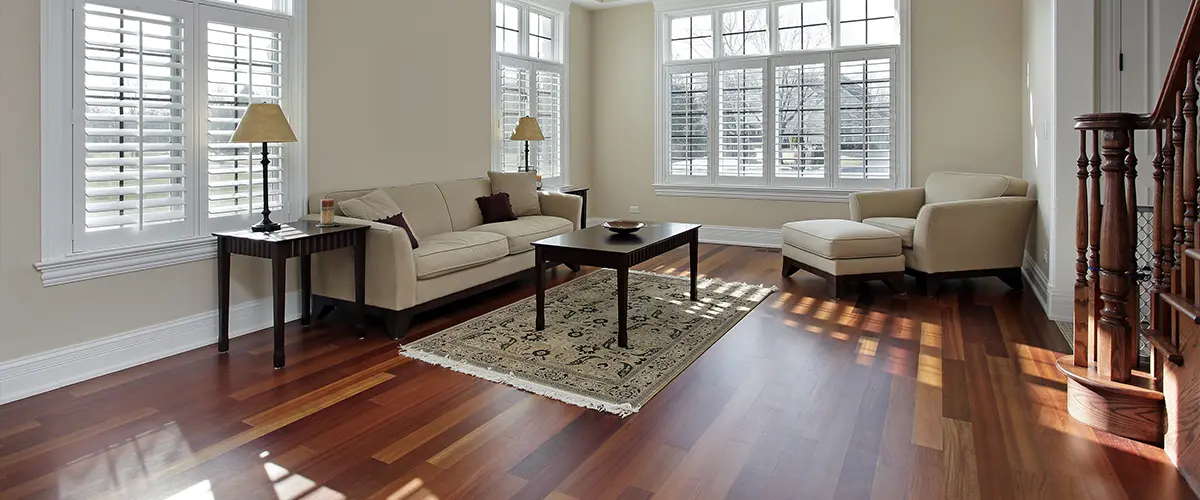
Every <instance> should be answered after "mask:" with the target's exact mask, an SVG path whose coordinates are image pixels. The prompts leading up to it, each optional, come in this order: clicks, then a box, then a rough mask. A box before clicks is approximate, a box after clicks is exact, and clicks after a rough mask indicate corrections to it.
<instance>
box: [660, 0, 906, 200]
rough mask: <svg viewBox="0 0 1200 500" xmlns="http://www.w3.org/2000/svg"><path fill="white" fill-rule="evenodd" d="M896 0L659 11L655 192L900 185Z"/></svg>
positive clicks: (823, 191)
mask: <svg viewBox="0 0 1200 500" xmlns="http://www.w3.org/2000/svg"><path fill="white" fill-rule="evenodd" d="M904 1H906V0H810V1H802V2H787V3H770V4H767V3H763V4H748V5H744V6H740V7H737V8H732V9H729V8H726V9H720V8H716V9H708V10H698V11H697V10H691V11H683V12H679V13H674V12H666V13H661V14H660V15H659V16H660V17H659V23H660V25H661V26H663V27H664V29H663V30H662V33H663V36H664V39H663V40H662V41H661V44H662V45H661V47H662V48H661V52H660V57H659V60H660V61H662V63H661V64H662V66H661V71H662V76H661V77H660V79H659V81H660V82H661V83H660V84H659V85H660V86H659V89H658V99H659V102H660V106H659V107H658V109H657V111H656V113H657V115H658V116H659V119H658V122H659V125H658V127H657V129H658V133H657V134H656V135H657V136H658V142H659V146H658V151H659V153H658V158H657V160H656V184H655V188H656V191H657V192H658V193H659V194H667V195H671V194H675V195H693V194H701V193H704V192H708V193H714V192H717V193H719V192H724V193H725V194H727V195H729V196H736V197H753V198H763V197H766V198H777V199H810V198H811V199H817V200H844V199H845V194H846V193H847V192H851V191H856V190H863V189H880V188H894V187H899V186H902V185H904V184H905V183H906V182H907V177H908V172H907V170H906V168H907V166H906V157H905V149H906V144H905V141H906V132H905V130H904V128H905V127H904V124H905V123H906V122H905V117H904V111H905V110H904V108H903V104H904V99H903V96H904V95H905V94H904V92H905V91H904V86H905V85H904V78H903V75H904V61H905V60H906V58H907V55H906V52H905V45H904V38H903V36H904V33H903V32H902V30H901V19H902V16H901V14H902V13H903V12H905V10H904V9H901V8H900V7H899V6H900V5H901V3H900V2H904ZM714 19H717V20H719V21H720V22H719V23H718V24H717V25H716V26H715V31H714V29H713V28H714V26H713V24H712V20H714ZM835 27H836V29H834V28H835ZM713 40H720V48H719V50H717V51H714V50H713ZM710 166H711V167H713V168H710Z"/></svg>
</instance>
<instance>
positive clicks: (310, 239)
mask: <svg viewBox="0 0 1200 500" xmlns="http://www.w3.org/2000/svg"><path fill="white" fill-rule="evenodd" d="M368 229H370V226H364V225H358V224H342V225H340V226H337V227H326V228H322V227H317V223H316V221H305V220H302V221H296V222H288V223H285V224H283V229H280V230H279V231H274V232H270V233H255V232H252V231H250V230H249V229H243V230H241V231H230V232H224V233H213V236H216V237H217V302H218V306H219V309H220V320H219V323H220V325H219V326H218V328H219V333H218V337H217V350H218V351H220V352H226V351H228V350H229V260H230V258H229V256H230V255H232V254H238V255H248V256H251V257H260V258H264V259H271V278H272V283H273V285H272V290H273V295H274V301H275V308H274V309H275V368H283V364H284V354H283V324H284V317H283V306H284V296H285V295H286V293H287V288H286V285H287V267H286V264H287V260H288V259H289V258H292V257H300V324H302V325H304V326H308V325H309V324H310V323H312V276H311V275H312V254H314V253H318V252H325V251H328V250H336V249H339V248H347V247H353V248H354V298H355V302H356V304H357V306H358V311H357V312H358V325H356V326H357V328H358V331H359V338H363V337H365V332H366V330H365V317H364V313H365V312H366V295H367V288H366V275H367V265H366V261H367V230H368Z"/></svg>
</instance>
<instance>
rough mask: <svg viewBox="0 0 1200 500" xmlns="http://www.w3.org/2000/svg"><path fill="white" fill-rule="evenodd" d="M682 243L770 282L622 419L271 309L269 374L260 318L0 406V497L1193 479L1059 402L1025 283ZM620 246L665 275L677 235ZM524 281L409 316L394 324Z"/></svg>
mask: <svg viewBox="0 0 1200 500" xmlns="http://www.w3.org/2000/svg"><path fill="white" fill-rule="evenodd" d="M700 256H701V259H702V260H701V262H700V269H701V272H702V273H703V274H707V275H712V276H719V277H721V278H723V279H727V280H737V281H746V282H753V283H766V284H776V285H778V286H779V288H780V291H779V292H778V293H777V294H775V295H772V296H771V297H769V298H768V299H767V301H766V302H764V303H763V304H762V305H761V306H760V307H759V308H758V309H756V310H754V311H753V312H752V313H751V314H750V315H749V316H748V317H747V318H746V319H745V320H743V321H742V322H741V323H740V324H738V325H737V327H735V328H734V329H733V330H732V331H730V332H729V333H728V334H726V335H725V337H724V338H722V339H721V340H720V341H719V342H718V343H717V344H716V345H714V346H713V347H712V348H711V349H710V350H709V351H708V352H707V353H706V354H705V355H704V356H702V357H701V358H700V359H699V360H697V361H696V363H695V364H693V365H692V366H691V368H689V369H688V370H687V371H685V372H684V373H683V374H682V375H680V376H679V378H677V379H676V380H675V381H674V382H672V383H671V384H670V385H669V386H668V387H667V388H666V389H664V390H663V391H662V392H660V393H659V394H658V395H657V396H655V398H654V399H652V400H651V401H650V403H648V404H647V405H646V406H645V407H644V408H643V410H642V411H641V412H640V413H637V414H635V415H634V416H631V417H629V418H627V419H621V418H619V417H616V416H613V415H607V414H602V413H598V412H595V411H590V410H584V409H582V408H578V407H574V406H569V405H566V404H562V403H558V402H555V401H552V400H548V399H545V398H542V397H539V396H534V395H531V394H528V393H524V392H521V391H518V390H515V389H511V388H508V387H506V386H502V385H497V384H493V383H490V382H486V381H483V380H480V379H476V378H473V377H470V376H467V375H462V374H458V373H454V372H451V371H449V370H446V369H442V368H438V367H434V366H431V365H428V364H425V363H422V362H418V361H412V360H408V359H405V358H401V357H399V356H398V355H397V351H396V344H395V343H394V342H392V341H389V340H387V339H386V337H385V336H384V334H383V332H382V331H381V329H380V327H376V330H374V331H373V332H372V334H371V335H370V336H369V337H368V339H367V340H363V341H360V340H358V339H357V338H356V335H354V333H353V332H352V331H350V329H349V328H348V327H347V326H344V325H345V323H341V322H336V318H333V320H334V321H330V322H326V323H323V324H318V326H316V327H314V328H313V329H311V330H310V331H307V332H303V333H302V331H301V329H300V328H299V326H298V324H291V325H288V328H289V329H288V342H289V343H288V346H287V347H288V353H287V354H288V366H287V368H286V369H284V370H280V371H274V370H272V369H271V338H270V332H269V331H263V332H258V333H255V334H252V335H248V336H244V337H240V338H237V339H234V340H233V341H232V344H231V349H230V353H229V354H228V355H219V354H218V353H217V351H216V347H215V346H210V347H206V348H202V349H197V350H195V351H190V352H187V353H184V354H181V355H178V356H174V357H171V358H168V359H164V360H160V361H157V362H154V363H150V364H147V365H143V366H140V367H136V368H133V369H130V370H125V371H122V372H119V373H115V374H112V375H108V376H104V377H100V378H97V379H93V380H90V381H87V382H84V383H80V384H76V385H73V386H70V387H66V388H63V389H60V390H57V391H54V392H51V393H47V394H43V395H40V396H36V397H33V398H29V399H26V400H22V401H18V402H15V403H11V404H9V405H5V406H2V407H0V498H4V499H9V498H25V497H31V498H59V497H62V498H66V497H69V498H120V499H122V500H128V499H134V498H167V497H171V496H172V495H177V494H178V495H179V496H177V497H176V498H217V499H255V498H288V499H291V498H310V499H311V498H343V497H344V498H356V499H357V498H380V499H383V498H391V499H407V498H434V497H435V496H436V497H437V498H484V499H503V498H551V499H560V500H561V499H570V498H576V499H593V498H621V499H638V498H651V497H654V498H667V499H676V498H723V497H728V498H756V499H757V498H788V499H792V498H804V499H824V498H864V499H866V498H873V499H890V498H910V499H943V498H944V499H958V498H980V499H989V498H994V499H1009V498H1097V499H1102V498H1103V499H1108V498H1130V499H1142V498H1155V499H1169V498H1194V496H1193V494H1192V492H1191V491H1190V490H1189V489H1188V487H1187V486H1186V484H1185V483H1184V482H1183V480H1182V478H1181V477H1180V476H1179V474H1178V473H1177V472H1176V471H1175V469H1174V467H1173V466H1172V465H1171V464H1170V463H1169V462H1168V461H1167V459H1166V456H1165V454H1164V453H1163V451H1162V450H1161V449H1160V448H1156V447H1153V446H1149V445H1145V444H1142V443H1138V442H1133V441H1128V440H1125V439H1121V438H1118V437H1114V436H1111V435H1107V434H1103V433H1097V432H1093V431H1092V430H1091V429H1090V428H1088V427H1086V426H1084V425H1082V424H1079V423H1078V422H1076V421H1074V420H1072V419H1071V418H1070V417H1069V416H1068V415H1067V413H1066V410H1065V406H1064V405H1065V395H1064V389H1065V381H1064V379H1063V377H1062V376H1061V375H1060V374H1059V373H1058V372H1057V371H1056V369H1055V367H1054V360H1055V358H1056V357H1057V356H1058V355H1059V353H1062V352H1065V351H1066V350H1067V349H1068V345H1067V343H1066V341H1065V340H1064V339H1063V338H1062V336H1061V335H1060V334H1059V333H1058V331H1057V329H1056V327H1055V326H1054V324H1053V323H1051V322H1049V321H1048V320H1047V319H1046V318H1045V315H1044V314H1043V313H1042V311H1041V309H1040V308H1039V307H1038V305H1037V303H1036V301H1035V300H1034V299H1033V296H1032V293H1031V292H1024V293H1021V292H1014V291H1011V290H1009V289H1008V288H1007V287H1005V286H1004V285H1002V284H1000V282H999V281H996V280H994V279H990V278H989V279H980V280H974V281H965V282H956V281H951V282H949V283H947V284H946V286H944V287H943V288H942V291H941V294H940V295H939V296H937V297H936V298H926V297H922V296H919V295H917V294H910V295H907V296H899V295H893V294H891V293H890V292H887V291H886V289H885V288H884V287H883V285H882V284H879V283H873V284H871V285H870V289H869V290H868V291H865V292H864V293H861V294H858V295H850V296H849V300H843V301H840V302H834V301H831V300H829V299H828V292H827V291H826V288H825V286H824V282H823V281H821V280H818V279H816V278H815V277H813V276H812V275H809V274H807V273H797V274H796V275H794V276H793V277H792V278H790V279H785V278H781V277H780V259H781V257H780V256H779V254H778V252H771V251H764V250H754V249H749V248H741V247H726V246H716V245H702V246H701V249H700ZM639 268H641V269H646V270H653V271H657V272H663V273H673V274H685V273H686V272H687V249H686V248H685V249H681V250H676V251H674V252H671V253H669V254H667V255H664V256H662V257H660V258H658V259H655V260H653V261H651V262H648V263H646V264H644V265H642V266H639ZM585 272H587V270H586V269H585ZM575 276H577V275H573V274H569V273H568V272H567V271H566V270H565V269H564V268H562V267H560V268H557V270H556V271H555V272H554V274H553V278H552V280H551V283H552V284H557V283H560V282H562V281H563V280H566V279H571V278H573V277H575ZM532 293H533V287H532V284H531V283H521V284H517V285H512V286H508V287H504V288H501V289H499V290H497V291H494V292H491V293H488V294H486V295H484V296H481V297H478V298H475V299H471V300H468V301H464V302H462V303H461V304H457V305H455V306H451V307H448V308H443V309H439V310H435V311H432V312H430V313H427V314H424V315H422V316H418V318H417V319H416V321H415V322H414V326H413V328H414V329H413V332H412V333H411V334H410V336H409V337H408V338H407V339H406V341H407V340H411V339H414V338H419V337H420V336H424V335H428V334H431V333H433V332H437V331H439V330H441V329H443V328H446V327H448V326H450V325H453V324H456V323H458V322H461V321H463V320H465V319H467V318H470V317H474V316H477V315H479V314H483V313H485V312H487V311H490V310H493V309H495V308H497V307H499V306H501V305H504V304H507V303H511V302H513V301H516V300H519V299H521V298H524V297H528V296H530V295H532Z"/></svg>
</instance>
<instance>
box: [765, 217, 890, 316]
mask: <svg viewBox="0 0 1200 500" xmlns="http://www.w3.org/2000/svg"><path fill="white" fill-rule="evenodd" d="M782 233H783V275H784V276H791V275H792V274H793V273H795V272H796V271H797V270H798V269H803V270H805V271H808V272H810V273H813V274H815V275H817V276H820V277H822V278H825V281H827V282H828V283H829V285H830V294H831V295H833V297H834V298H835V299H836V298H839V297H841V296H842V294H843V293H844V292H845V291H846V290H847V289H848V287H849V286H850V285H851V284H854V283H861V282H863V281H869V280H882V281H883V282H884V283H885V284H887V286H888V288H891V289H892V291H895V292H897V293H902V292H903V291H904V255H903V253H902V250H903V248H902V245H901V241H900V235H898V234H896V233H893V232H891V231H888V230H886V229H881V228H878V227H875V226H868V225H866V224H863V223H861V222H854V221H850V220H834V219H824V220H806V221H799V222H789V223H787V224H784V225H783V230H782Z"/></svg>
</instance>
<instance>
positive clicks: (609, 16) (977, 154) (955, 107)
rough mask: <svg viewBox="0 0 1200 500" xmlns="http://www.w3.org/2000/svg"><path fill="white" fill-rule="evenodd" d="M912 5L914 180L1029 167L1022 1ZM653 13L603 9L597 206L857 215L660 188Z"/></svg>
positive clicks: (683, 215)
mask: <svg viewBox="0 0 1200 500" xmlns="http://www.w3.org/2000/svg"><path fill="white" fill-rule="evenodd" d="M912 10H913V15H912V28H911V29H912V35H911V38H910V39H911V40H912V67H911V71H910V73H911V74H912V82H911V86H910V89H911V102H912V110H911V119H912V143H911V149H912V151H911V155H912V182H913V185H921V184H922V183H924V180H925V178H926V177H927V176H928V175H929V174H930V173H931V172H935V171H938V170H955V171H965V172H996V173H1003V174H1008V175H1014V176H1019V175H1021V128H1020V120H1021V105H1022V101H1021V87H1020V75H1021V74H1022V72H1021V63H1022V59H1021V40H1022V38H1021V34H1022V32H1021V23H1022V16H1021V10H1022V9H1021V4H1020V2H985V1H982V0H970V1H962V0H913V2H912ZM653 13H654V10H653V7H652V6H651V5H650V4H641V5H633V6H628V7H621V8H616V9H610V10H600V11H596V12H595V13H594V14H593V27H592V29H593V33H592V46H593V48H594V50H593V55H592V57H593V61H592V63H593V65H592V73H593V75H594V77H595V79H594V80H593V81H594V83H593V95H594V99H595V101H594V102H595V103H596V106H595V109H594V116H595V117H596V119H595V122H593V127H594V129H593V132H594V133H593V137H595V143H594V144H593V145H592V147H593V151H594V158H595V163H594V164H593V171H592V180H593V182H592V184H593V186H594V187H595V189H594V190H593V191H592V193H591V196H592V198H593V199H594V200H595V201H594V202H593V206H595V209H594V210H593V213H594V214H595V215H596V216H609V217H620V216H625V215H626V214H628V211H629V206H630V205H637V206H639V207H640V208H641V215H639V217H640V218H644V219H651V220H678V221H688V222H700V223H707V224H715V225H729V226H746V227H768V228H769V227H778V226H779V225H781V224H782V223H783V222H786V221H789V220H799V219H813V218H826V217H846V216H848V215H849V213H848V212H849V209H848V206H847V204H846V203H801V202H769V201H759V200H730V199H715V198H685V197H664V196H656V195H655V194H654V190H653V188H652V187H651V185H652V184H653V183H654V140H653V138H654V122H653V120H654V111H653V110H654V73H655V71H656V69H655V67H654V54H653V47H654V16H653ZM982 55H986V57H982Z"/></svg>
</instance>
